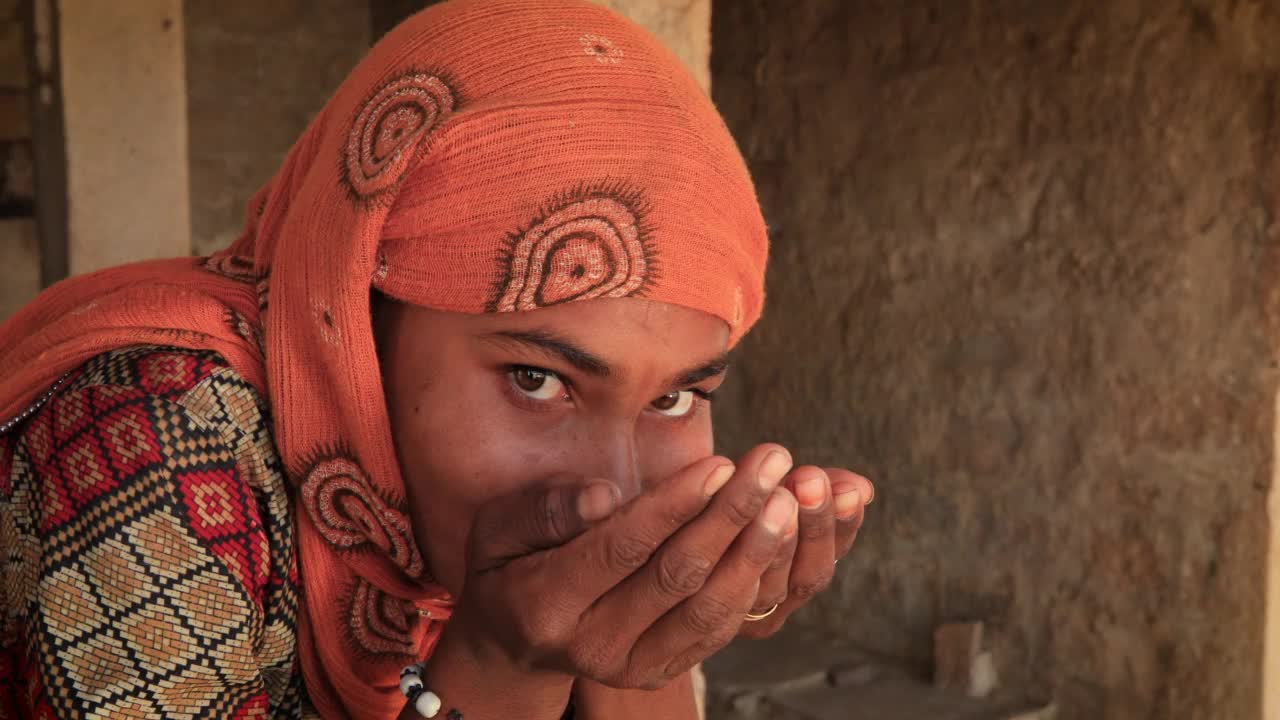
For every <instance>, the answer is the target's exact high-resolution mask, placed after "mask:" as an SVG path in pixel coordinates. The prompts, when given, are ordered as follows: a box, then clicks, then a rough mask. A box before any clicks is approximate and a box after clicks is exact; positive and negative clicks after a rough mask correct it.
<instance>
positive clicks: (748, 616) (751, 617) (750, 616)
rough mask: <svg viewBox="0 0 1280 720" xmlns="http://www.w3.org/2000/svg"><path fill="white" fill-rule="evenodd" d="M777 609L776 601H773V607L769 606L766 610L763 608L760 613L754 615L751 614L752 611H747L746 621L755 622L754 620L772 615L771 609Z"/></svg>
mask: <svg viewBox="0 0 1280 720" xmlns="http://www.w3.org/2000/svg"><path fill="white" fill-rule="evenodd" d="M777 609H778V603H774V604H773V607H771V608H769V609H768V610H765V611H764V612H762V613H760V614H759V615H754V614H752V613H747V622H756V621H759V620H763V619H765V618H767V617H769V616H770V615H772V614H773V611H774V610H777Z"/></svg>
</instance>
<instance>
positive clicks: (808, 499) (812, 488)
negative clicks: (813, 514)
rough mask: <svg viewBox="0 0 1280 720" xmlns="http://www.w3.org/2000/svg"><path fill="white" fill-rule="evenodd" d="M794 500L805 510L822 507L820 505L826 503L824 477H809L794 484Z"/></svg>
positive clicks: (825, 482)
mask: <svg viewBox="0 0 1280 720" xmlns="http://www.w3.org/2000/svg"><path fill="white" fill-rule="evenodd" d="M796 499H797V500H799V501H800V507H803V508H805V509H806V510H813V509H814V508H819V507H822V503H824V502H826V501H827V478H826V476H824V475H810V476H809V477H807V478H804V479H803V480H801V481H800V482H798V483H796Z"/></svg>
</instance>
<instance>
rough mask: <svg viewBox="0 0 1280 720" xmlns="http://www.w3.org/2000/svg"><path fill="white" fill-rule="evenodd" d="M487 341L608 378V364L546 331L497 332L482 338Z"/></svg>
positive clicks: (609, 371)
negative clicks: (513, 345) (518, 347)
mask: <svg viewBox="0 0 1280 720" xmlns="http://www.w3.org/2000/svg"><path fill="white" fill-rule="evenodd" d="M484 338H485V339H488V340H510V341H513V342H518V343H520V344H521V345H527V346H529V347H531V348H533V349H535V350H539V351H541V352H543V353H546V354H549V355H552V356H555V357H557V358H559V359H561V360H564V361H565V362H567V363H569V364H570V365H572V366H574V367H575V368H577V369H579V370H581V371H582V372H584V373H587V374H589V375H595V376H596V377H609V376H610V375H612V374H613V369H612V368H610V367H609V363H607V362H605V361H604V360H601V359H600V358H598V357H596V356H595V355H592V354H591V353H590V352H587V351H586V350H584V349H582V348H580V347H578V346H577V345H574V344H573V343H572V342H570V341H569V340H566V339H565V338H562V337H560V336H558V335H556V334H555V333H551V332H547V331H546V330H499V331H497V332H492V333H489V334H487V335H485V336H484Z"/></svg>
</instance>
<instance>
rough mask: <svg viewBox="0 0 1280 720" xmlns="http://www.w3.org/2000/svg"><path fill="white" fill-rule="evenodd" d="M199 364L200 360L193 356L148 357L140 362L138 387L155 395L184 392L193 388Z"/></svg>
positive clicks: (157, 354) (176, 354)
mask: <svg viewBox="0 0 1280 720" xmlns="http://www.w3.org/2000/svg"><path fill="white" fill-rule="evenodd" d="M199 364H200V363H199V360H197V358H196V357H195V356H193V355H184V354H179V353H154V354H151V355H148V356H146V357H144V358H142V359H140V360H139V361H138V385H139V386H140V387H141V388H142V389H143V390H145V391H146V392H148V393H152V394H155V395H168V394H170V393H174V392H183V391H185V390H187V389H188V388H190V387H191V386H192V384H193V380H194V378H195V377H196V375H197V370H198V369H199Z"/></svg>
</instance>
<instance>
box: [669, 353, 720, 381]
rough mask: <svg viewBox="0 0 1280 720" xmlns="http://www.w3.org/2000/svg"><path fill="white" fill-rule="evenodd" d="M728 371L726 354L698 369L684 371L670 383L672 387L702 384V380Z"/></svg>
mask: <svg viewBox="0 0 1280 720" xmlns="http://www.w3.org/2000/svg"><path fill="white" fill-rule="evenodd" d="M728 369H729V357H728V355H727V354H725V355H721V356H720V357H718V358H716V359H714V360H712V361H710V362H707V363H703V364H702V365H699V366H698V367H695V368H691V369H689V370H685V371H684V372H682V373H679V374H677V375H676V376H675V380H674V381H672V383H671V385H672V386H673V387H688V386H690V385H697V384H698V383H700V382H702V381H703V380H707V379H708V378H713V377H715V376H717V375H723V374H724V371H725V370H728Z"/></svg>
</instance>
